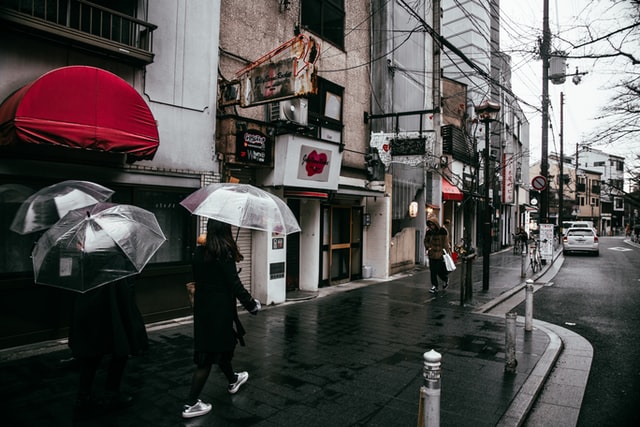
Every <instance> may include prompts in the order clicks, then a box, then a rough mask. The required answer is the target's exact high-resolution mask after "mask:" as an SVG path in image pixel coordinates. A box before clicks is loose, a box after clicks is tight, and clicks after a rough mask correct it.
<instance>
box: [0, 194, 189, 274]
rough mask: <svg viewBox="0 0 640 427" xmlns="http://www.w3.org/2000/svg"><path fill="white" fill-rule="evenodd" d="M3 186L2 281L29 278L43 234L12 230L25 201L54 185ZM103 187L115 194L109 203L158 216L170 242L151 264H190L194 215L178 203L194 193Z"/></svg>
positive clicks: (0, 196)
mask: <svg viewBox="0 0 640 427" xmlns="http://www.w3.org/2000/svg"><path fill="white" fill-rule="evenodd" d="M0 184H1V185H0V205H1V206H2V209H0V278H2V277H8V276H9V275H14V276H15V275H19V276H22V275H27V274H29V275H30V274H32V271H33V267H32V264H31V251H32V249H33V245H34V243H35V242H36V241H37V239H38V238H39V237H40V236H41V235H42V233H43V232H36V233H31V234H27V235H20V234H18V233H15V232H13V231H11V230H10V229H9V227H10V226H11V223H12V221H13V218H14V216H15V214H16V213H17V211H18V209H19V207H20V205H21V203H22V201H23V200H25V199H26V198H27V197H29V196H30V195H31V194H33V193H35V192H36V191H38V190H40V189H41V188H44V187H46V186H48V185H51V184H53V182H37V183H36V182H33V183H31V182H30V183H24V184H23V183H19V184H16V183H6V184H5V183H0ZM100 184H103V185H105V186H106V187H109V188H111V189H112V190H114V191H115V193H114V194H113V196H112V197H111V200H110V201H112V202H114V203H123V204H131V205H135V206H139V207H141V208H143V209H146V210H148V211H150V212H153V213H154V214H155V216H156V219H157V220H158V223H159V224H160V228H161V229H162V231H163V233H164V235H165V237H166V238H167V241H166V242H165V243H164V244H163V245H162V246H161V247H160V249H158V251H157V252H156V253H155V255H154V256H153V258H151V261H150V262H149V264H161V263H162V264H164V263H188V262H189V260H190V252H191V249H192V248H191V247H190V245H191V244H192V240H193V239H192V238H191V236H193V235H194V233H195V231H194V230H193V227H194V223H193V219H192V216H191V214H190V213H189V212H188V211H187V210H186V209H185V208H183V207H182V206H180V204H179V203H180V201H181V200H182V199H184V198H185V197H186V196H187V195H189V194H190V193H191V192H192V191H193V189H185V190H178V189H164V188H163V189H144V188H137V187H124V186H122V187H119V186H117V185H112V184H110V183H100Z"/></svg>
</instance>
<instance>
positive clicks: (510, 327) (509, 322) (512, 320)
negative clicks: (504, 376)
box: [504, 311, 518, 373]
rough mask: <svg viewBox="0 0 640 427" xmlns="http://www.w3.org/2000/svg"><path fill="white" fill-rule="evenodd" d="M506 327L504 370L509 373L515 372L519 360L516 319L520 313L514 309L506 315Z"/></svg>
mask: <svg viewBox="0 0 640 427" xmlns="http://www.w3.org/2000/svg"><path fill="white" fill-rule="evenodd" d="M505 316H506V328H505V365H504V370H505V372H508V373H515V372H516V366H518V361H517V360H516V319H517V317H518V313H516V312H514V311H512V312H509V313H507V314H506V315H505Z"/></svg>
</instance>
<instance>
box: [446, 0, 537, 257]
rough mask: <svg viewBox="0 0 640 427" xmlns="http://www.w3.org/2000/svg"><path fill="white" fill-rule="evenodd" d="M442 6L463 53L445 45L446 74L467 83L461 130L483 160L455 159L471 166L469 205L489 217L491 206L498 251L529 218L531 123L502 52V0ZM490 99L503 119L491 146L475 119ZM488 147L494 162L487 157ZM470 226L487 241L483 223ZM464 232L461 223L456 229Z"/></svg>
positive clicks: (462, 166)
mask: <svg viewBox="0 0 640 427" xmlns="http://www.w3.org/2000/svg"><path fill="white" fill-rule="evenodd" d="M442 10H443V15H442V16H443V17H442V34H443V36H444V37H445V38H446V39H447V40H448V41H449V42H451V44H452V45H453V46H454V47H455V48H456V50H457V51H458V52H460V54H456V52H452V49H451V48H450V49H446V48H445V49H444V50H445V52H447V53H446V55H444V56H443V59H442V68H443V75H444V76H445V77H446V78H448V79H451V80H452V81H455V82H459V83H461V84H464V85H465V87H466V88H467V89H466V91H467V99H466V101H465V104H464V108H463V110H464V113H463V117H464V118H463V121H461V126H462V128H464V130H462V134H461V135H466V136H465V137H466V138H469V139H470V141H471V143H469V144H468V145H470V146H473V147H475V150H476V151H477V152H478V155H479V158H480V159H481V161H480V162H478V164H477V165H474V164H473V162H469V163H465V161H462V160H460V161H459V160H456V159H454V161H453V168H454V170H467V171H471V172H463V174H462V175H461V178H462V179H461V182H465V180H466V182H467V185H466V187H465V192H467V193H468V194H469V196H470V197H469V198H468V199H469V202H467V201H465V202H464V208H465V209H469V208H470V207H472V206H473V205H474V204H477V213H478V215H477V217H480V218H484V217H485V212H486V209H490V210H491V213H490V217H491V218H492V222H491V232H490V236H491V250H492V251H495V250H499V249H500V248H502V247H504V246H506V245H509V244H511V242H512V237H511V236H512V234H513V233H515V232H516V230H517V229H518V228H519V227H520V226H526V224H528V222H529V221H528V212H529V209H530V208H529V205H528V202H529V200H528V190H529V185H528V182H529V167H528V166H529V122H528V120H527V118H526V117H525V115H524V112H523V111H522V108H521V107H520V105H519V103H518V100H517V98H516V96H515V95H514V94H513V93H512V91H511V59H510V57H509V56H508V55H506V54H504V53H503V52H501V51H500V16H499V10H500V8H499V1H497V0H494V1H490V2H482V1H477V0H469V1H450V0H443V1H442ZM463 56H464V57H463ZM472 64H473V65H472ZM484 101H491V102H494V103H497V104H498V105H500V107H501V109H500V112H499V117H498V119H497V120H496V121H493V122H491V123H490V126H489V132H490V133H489V137H488V140H489V147H486V146H485V145H486V144H485V141H486V136H485V125H484V123H482V122H478V121H477V120H474V118H475V117H476V114H475V111H474V107H475V106H477V105H479V104H481V103H482V102H484ZM486 149H488V150H489V156H488V157H489V162H488V164H485V162H484V160H483V159H484V156H483V153H484V150H486ZM458 163H460V164H458ZM465 174H466V175H467V177H466V178H465ZM485 174H488V175H489V176H488V180H487V182H488V184H489V198H490V200H489V201H488V203H485V201H484V200H482V198H481V197H479V196H480V195H482V194H483V193H484V191H483V190H482V189H481V188H482V186H483V185H484V182H485V179H484V175H485ZM472 198H473V200H474V201H473V202H472V201H471V200H472ZM473 218H474V216H473V215H472V216H471V219H470V220H471V221H473ZM458 222H459V221H458ZM465 222H466V221H465ZM464 227H467V224H464ZM468 227H474V230H475V233H473V234H472V235H473V237H474V242H475V243H476V246H482V245H480V244H478V241H481V239H482V238H483V237H484V235H485V234H484V233H483V232H482V227H476V226H475V225H471V224H469V225H468ZM460 233H461V232H460V231H459V230H458V229H457V227H456V229H455V230H454V234H456V235H458V234H460Z"/></svg>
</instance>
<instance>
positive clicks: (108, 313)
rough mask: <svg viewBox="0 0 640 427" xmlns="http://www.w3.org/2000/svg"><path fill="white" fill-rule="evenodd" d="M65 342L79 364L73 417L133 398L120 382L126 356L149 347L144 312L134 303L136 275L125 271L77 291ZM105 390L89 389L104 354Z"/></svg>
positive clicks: (116, 406)
mask: <svg viewBox="0 0 640 427" xmlns="http://www.w3.org/2000/svg"><path fill="white" fill-rule="evenodd" d="M72 304H73V305H72V317H71V323H70V327H69V348H70V349H71V352H72V355H73V358H74V360H75V361H76V363H77V365H78V367H79V370H80V378H79V383H78V390H77V398H76V404H75V408H74V418H75V419H76V420H82V419H87V418H90V417H93V416H96V415H99V414H100V413H101V412H105V411H106V412H109V411H113V410H119V409H122V408H125V407H127V406H129V405H130V404H131V403H132V402H133V397H132V396H131V395H128V394H125V393H121V391H120V386H121V383H122V379H123V376H124V373H125V368H126V365H127V361H128V359H129V356H131V355H140V354H143V353H144V352H146V351H147V350H148V337H147V331H146V328H145V325H144V320H143V318H142V314H141V313H140V310H139V308H138V306H137V304H136V300H135V290H134V280H133V279H132V278H131V277H127V278H124V279H121V280H118V281H116V282H112V283H108V284H106V285H103V286H100V287H98V288H96V289H93V290H91V291H88V292H85V293H82V294H77V295H75V298H74V300H73V303H72ZM108 355H110V356H111V359H110V361H109V364H108V367H107V376H106V385H105V392H104V394H103V395H101V396H100V395H96V396H94V394H93V390H92V388H93V383H94V379H95V377H96V374H97V371H98V369H99V367H100V364H101V362H102V360H103V358H104V357H105V356H108Z"/></svg>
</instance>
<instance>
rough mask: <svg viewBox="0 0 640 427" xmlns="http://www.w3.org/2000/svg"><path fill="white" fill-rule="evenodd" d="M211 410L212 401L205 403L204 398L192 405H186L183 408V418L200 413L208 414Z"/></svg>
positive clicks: (196, 415) (197, 415)
mask: <svg viewBox="0 0 640 427" xmlns="http://www.w3.org/2000/svg"><path fill="white" fill-rule="evenodd" d="M210 411H211V403H204V402H203V401H202V400H200V399H198V401H197V402H196V403H195V404H193V405H192V406H189V405H184V407H183V408H182V418H193V417H199V416H200V415H205V414H208V413H209V412H210Z"/></svg>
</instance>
